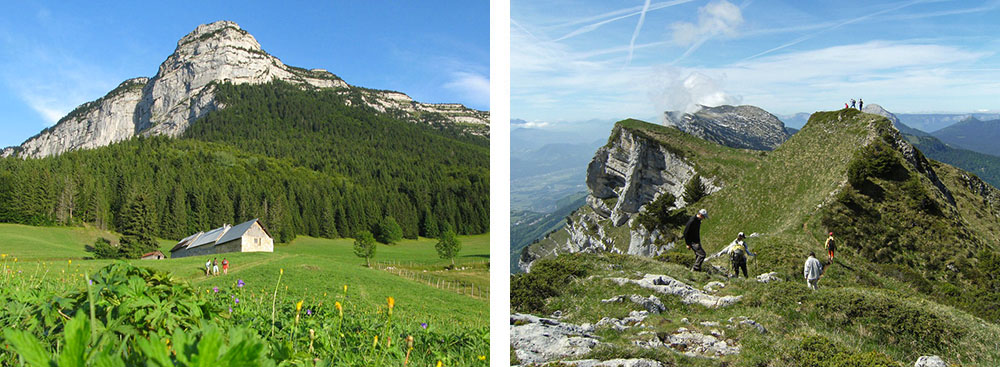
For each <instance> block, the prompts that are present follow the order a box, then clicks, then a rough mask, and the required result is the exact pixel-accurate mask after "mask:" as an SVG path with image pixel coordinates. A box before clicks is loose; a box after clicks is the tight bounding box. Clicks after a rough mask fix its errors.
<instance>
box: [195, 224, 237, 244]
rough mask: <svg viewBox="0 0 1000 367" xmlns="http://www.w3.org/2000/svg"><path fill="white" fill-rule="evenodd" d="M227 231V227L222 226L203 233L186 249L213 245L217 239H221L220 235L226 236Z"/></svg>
mask: <svg viewBox="0 0 1000 367" xmlns="http://www.w3.org/2000/svg"><path fill="white" fill-rule="evenodd" d="M228 230H229V226H222V227H219V228H216V229H213V230H211V231H208V232H205V234H203V235H201V237H198V239H197V240H195V241H194V242H192V243H191V244H190V245H188V246H187V248H195V247H198V246H203V245H207V244H213V243H215V242H216V241H218V240H219V238H221V237H222V235H224V234H226V231H228Z"/></svg>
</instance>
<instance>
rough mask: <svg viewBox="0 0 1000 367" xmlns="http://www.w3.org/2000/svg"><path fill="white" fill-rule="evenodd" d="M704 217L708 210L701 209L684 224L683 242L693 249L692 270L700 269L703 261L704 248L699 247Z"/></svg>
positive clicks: (706, 215) (706, 216)
mask: <svg viewBox="0 0 1000 367" xmlns="http://www.w3.org/2000/svg"><path fill="white" fill-rule="evenodd" d="M706 218H708V211H707V210H705V209H701V210H699V211H698V214H695V215H694V216H692V217H691V218H690V219H688V222H687V225H685V226H684V242H685V243H686V244H687V248H689V249H691V250H692V251H694V265H693V266H691V270H693V271H701V263H702V262H703V261H705V249H703V248H702V247H701V221H702V220H703V219H706Z"/></svg>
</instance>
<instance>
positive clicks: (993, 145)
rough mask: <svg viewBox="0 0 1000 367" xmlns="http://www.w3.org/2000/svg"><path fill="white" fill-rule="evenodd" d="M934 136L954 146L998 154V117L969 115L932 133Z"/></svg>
mask: <svg viewBox="0 0 1000 367" xmlns="http://www.w3.org/2000/svg"><path fill="white" fill-rule="evenodd" d="M932 134H933V135H934V137H936V138H938V139H941V141H943V142H945V143H947V144H949V145H953V146H956V147H962V148H965V149H969V150H973V151H976V152H980V153H986V154H990V155H995V156H1000V145H998V144H997V142H998V141H1000V140H998V139H1000V119H997V120H990V121H982V120H979V119H977V118H975V117H969V118H967V119H965V120H962V121H959V122H957V123H955V124H953V125H951V126H948V127H945V128H943V129H941V130H937V131H935V132H933V133H932Z"/></svg>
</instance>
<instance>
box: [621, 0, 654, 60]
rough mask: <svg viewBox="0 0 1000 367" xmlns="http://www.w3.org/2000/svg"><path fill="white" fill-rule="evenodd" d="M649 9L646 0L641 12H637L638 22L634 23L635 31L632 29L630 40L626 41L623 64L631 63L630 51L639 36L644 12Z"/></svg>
mask: <svg viewBox="0 0 1000 367" xmlns="http://www.w3.org/2000/svg"><path fill="white" fill-rule="evenodd" d="M647 11H649V0H646V4H645V5H643V7H642V12H641V13H640V14H639V23H638V24H636V25H635V31H632V40H631V41H629V42H628V57H627V58H625V66H628V64H631V63H632V52H633V51H635V39H636V38H638V37H639V30H641V29H642V23H643V22H645V21H646V12H647Z"/></svg>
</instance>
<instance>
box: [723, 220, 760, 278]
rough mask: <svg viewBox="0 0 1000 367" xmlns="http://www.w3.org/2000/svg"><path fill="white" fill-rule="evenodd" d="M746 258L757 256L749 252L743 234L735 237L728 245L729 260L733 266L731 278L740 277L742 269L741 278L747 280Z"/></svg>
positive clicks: (748, 276)
mask: <svg viewBox="0 0 1000 367" xmlns="http://www.w3.org/2000/svg"><path fill="white" fill-rule="evenodd" d="M747 256H757V255H756V254H754V253H752V252H750V246H749V245H747V243H746V237H745V236H744V235H743V232H740V234H738V235H736V239H735V240H733V242H732V243H730V244H729V260H730V261H731V262H732V264H733V274H734V275H733V276H734V277H736V278H739V277H740V269H743V277H745V278H747V279H749V278H750V275H748V274H747Z"/></svg>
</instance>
